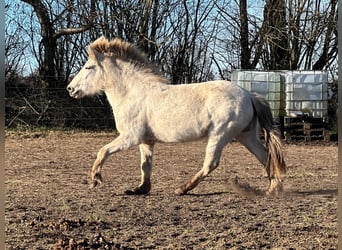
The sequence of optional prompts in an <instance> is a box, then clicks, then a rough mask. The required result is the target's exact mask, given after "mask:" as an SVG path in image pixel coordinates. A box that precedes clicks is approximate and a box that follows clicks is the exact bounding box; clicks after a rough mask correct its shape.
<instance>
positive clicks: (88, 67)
mask: <svg viewBox="0 0 342 250" xmlns="http://www.w3.org/2000/svg"><path fill="white" fill-rule="evenodd" d="M93 68H95V65H90V66H87V67H85V69H93Z"/></svg>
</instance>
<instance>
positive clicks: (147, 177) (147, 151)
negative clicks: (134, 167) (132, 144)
mask: <svg viewBox="0 0 342 250" xmlns="http://www.w3.org/2000/svg"><path fill="white" fill-rule="evenodd" d="M153 146H154V144H140V145H139V149H140V156H141V183H140V185H139V186H138V187H137V188H135V189H133V190H127V191H126V192H125V193H126V194H128V195H138V194H147V193H148V192H150V190H151V173H152V155H153Z"/></svg>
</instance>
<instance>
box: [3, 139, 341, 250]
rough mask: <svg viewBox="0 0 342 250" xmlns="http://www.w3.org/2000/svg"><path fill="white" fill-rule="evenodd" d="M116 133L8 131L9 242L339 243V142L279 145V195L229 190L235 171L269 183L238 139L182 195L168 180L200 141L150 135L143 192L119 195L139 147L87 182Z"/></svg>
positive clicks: (135, 170)
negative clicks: (155, 140)
mask: <svg viewBox="0 0 342 250" xmlns="http://www.w3.org/2000/svg"><path fill="white" fill-rule="evenodd" d="M114 136H115V135H114V133H94V134H91V133H71V132H64V133H62V132H44V133H18V132H16V133H15V132H11V133H9V132H7V133H6V144H5V145H6V147H5V150H6V151H5V161H6V162H5V163H6V166H5V168H6V182H5V188H6V204H5V217H6V225H5V230H6V248H7V249H337V236H338V233H337V167H338V163H337V145H335V144H331V143H329V144H327V143H325V144H321V143H319V142H314V143H307V144H303V143H301V144H298V143H297V144H285V145H284V153H285V156H286V160H287V164H288V168H289V171H288V175H287V177H286V178H285V180H284V185H285V194H284V196H283V197H281V198H274V197H264V196H261V195H255V196H254V195H246V194H241V193H239V192H238V191H237V190H236V189H234V185H232V183H233V180H234V179H235V177H236V176H237V177H239V182H240V183H242V184H246V185H247V183H248V184H249V185H250V186H251V189H253V190H259V191H260V190H265V189H266V188H267V184H268V180H267V177H266V173H265V171H264V170H263V169H262V167H261V165H260V164H259V163H258V162H257V160H256V159H255V158H254V157H253V156H252V155H251V154H250V153H249V152H248V151H247V150H246V149H245V148H243V147H242V146H241V145H240V144H238V143H236V142H233V143H232V144H230V145H229V146H227V147H226V148H225V150H224V153H223V156H222V159H221V165H220V167H219V168H218V169H216V170H215V171H214V172H213V173H212V174H211V175H210V176H209V177H208V178H207V179H206V180H205V181H203V182H202V183H201V184H200V185H199V186H198V187H197V188H196V189H195V190H193V191H192V192H190V193H189V194H188V195H185V196H176V195H174V189H175V188H176V187H178V185H180V184H182V183H183V181H185V180H186V179H187V178H189V177H190V176H192V175H193V174H194V173H195V172H196V171H198V170H199V169H200V167H201V164H202V159H203V157H204V148H205V142H204V141H197V142H192V143H186V144H157V145H156V147H155V157H154V163H155V167H154V171H153V176H152V185H153V186H152V191H151V193H150V194H149V195H144V196H127V195H124V191H125V190H126V189H131V188H133V187H135V186H136V185H138V184H139V181H140V169H139V161H140V156H139V150H138V148H137V147H135V148H132V149H130V150H128V151H126V152H120V153H117V154H115V155H113V156H111V157H110V158H109V159H108V161H107V162H106V163H105V167H104V170H103V176H104V183H102V184H101V185H100V186H98V187H96V188H95V189H94V190H88V185H89V183H88V173H89V170H90V167H91V165H92V163H93V161H94V159H95V157H96V153H97V151H98V149H100V148H101V147H102V146H103V145H104V144H106V143H108V142H109V141H110V140H111V139H112V138H113V137H114ZM256 193H258V192H256ZM259 193H260V192H259Z"/></svg>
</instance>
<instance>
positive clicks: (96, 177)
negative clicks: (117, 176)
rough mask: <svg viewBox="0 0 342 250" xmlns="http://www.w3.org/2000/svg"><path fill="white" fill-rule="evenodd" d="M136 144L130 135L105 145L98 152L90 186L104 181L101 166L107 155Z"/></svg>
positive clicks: (92, 186)
mask: <svg viewBox="0 0 342 250" xmlns="http://www.w3.org/2000/svg"><path fill="white" fill-rule="evenodd" d="M133 145H134V141H133V140H131V139H130V137H129V136H121V135H120V136H119V137H117V138H116V139H115V140H114V141H112V142H111V143H108V144H107V145H105V146H103V147H102V148H101V149H100V150H99V152H98V153H97V158H96V160H95V162H94V164H93V167H92V169H91V172H90V178H91V184H90V188H94V187H96V186H97V185H98V184H100V183H101V182H102V175H101V168H102V166H103V164H104V162H105V160H106V159H107V157H108V156H109V155H111V154H113V153H115V152H117V151H120V150H127V149H128V148H130V147H131V146H133Z"/></svg>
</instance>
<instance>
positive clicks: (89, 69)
mask: <svg viewBox="0 0 342 250" xmlns="http://www.w3.org/2000/svg"><path fill="white" fill-rule="evenodd" d="M90 51H91V55H92V56H90V57H89V59H88V61H87V62H86V63H85V64H84V66H83V67H82V69H81V70H80V71H79V72H78V74H77V75H76V76H75V77H74V79H73V80H72V81H71V82H70V83H69V85H68V86H67V90H68V92H69V94H70V96H71V97H74V98H82V97H84V96H91V95H95V94H97V93H100V92H102V91H103V90H104V83H105V79H104V75H105V74H104V71H103V68H104V67H103V63H104V61H105V60H106V58H105V56H104V54H102V53H101V52H98V51H96V50H95V49H92V48H90Z"/></svg>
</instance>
